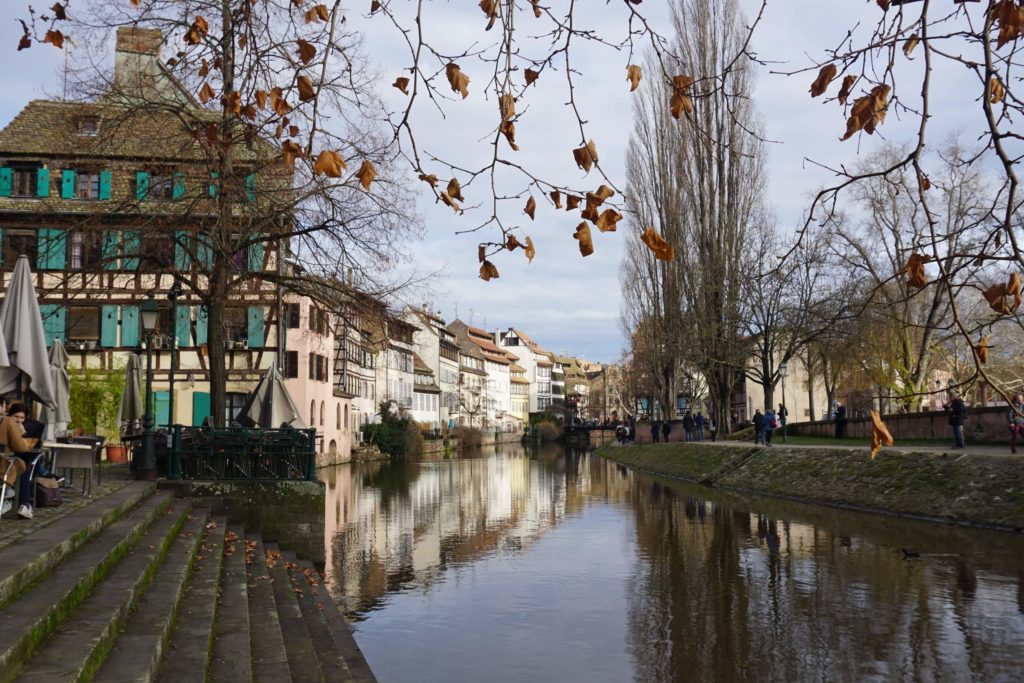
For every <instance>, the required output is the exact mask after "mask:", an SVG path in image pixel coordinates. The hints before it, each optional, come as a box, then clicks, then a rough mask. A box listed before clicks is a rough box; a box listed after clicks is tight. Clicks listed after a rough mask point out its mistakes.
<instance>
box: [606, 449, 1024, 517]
mask: <svg viewBox="0 0 1024 683" xmlns="http://www.w3.org/2000/svg"><path fill="white" fill-rule="evenodd" d="M597 452H598V454H599V455H601V456H603V457H606V458H608V459H610V460H615V461H617V462H620V463H622V464H624V465H629V466H631V467H636V468H638V469H642V470H645V471H648V472H652V473H655V474H659V475H663V476H667V477H677V478H680V479H686V480H689V481H695V482H699V483H703V484H707V485H711V486H715V487H719V488H723V489H733V490H743V491H752V492H756V493H762V494H767V495H772V496H783V497H787V498H795V499H798V500H803V501H807V502H811V503H820V504H828V505H838V506H846V507H854V508H861V509H866V510H874V511H878V512H889V513H896V514H903V515H913V516H924V517H930V518H935V519H944V520H949V521H955V522H970V523H975V524H986V525H993V526H998V527H1002V528H1008V529H1016V530H1024V458H1018V457H1006V456H994V455H964V454H961V453H957V454H952V453H925V452H915V451H913V450H907V451H889V450H887V451H883V453H881V454H880V455H879V456H878V458H877V459H875V460H871V459H870V458H869V457H868V451H867V449H866V448H865V449H864V450H860V449H849V448H847V449H840V448H827V447H821V448H817V447H792V448H789V447H786V446H781V445H779V446H773V447H772V448H764V447H755V446H753V445H715V444H707V443H701V444H682V443H680V444H661V445H657V444H655V445H643V446H626V447H619V446H605V447H602V448H600V449H598V451H597Z"/></svg>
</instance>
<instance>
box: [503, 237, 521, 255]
mask: <svg viewBox="0 0 1024 683" xmlns="http://www.w3.org/2000/svg"><path fill="white" fill-rule="evenodd" d="M521 246H523V245H522V244H521V243H520V242H519V240H517V239H516V236H515V235H509V236H508V238H506V240H505V248H506V249H508V250H509V251H515V250H516V248H518V247H521Z"/></svg>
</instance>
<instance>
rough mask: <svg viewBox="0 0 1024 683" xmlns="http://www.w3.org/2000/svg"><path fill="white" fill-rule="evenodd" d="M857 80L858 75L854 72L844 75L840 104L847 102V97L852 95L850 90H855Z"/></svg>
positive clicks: (840, 91) (840, 89)
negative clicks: (854, 85)
mask: <svg viewBox="0 0 1024 683" xmlns="http://www.w3.org/2000/svg"><path fill="white" fill-rule="evenodd" d="M856 82H857V77H856V76H854V75H853V74H850V75H849V76H845V77H843V85H842V87H841V88H839V104H846V100H847V98H849V97H850V91H852V90H853V84H854V83H856Z"/></svg>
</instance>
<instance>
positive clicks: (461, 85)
mask: <svg viewBox="0 0 1024 683" xmlns="http://www.w3.org/2000/svg"><path fill="white" fill-rule="evenodd" d="M444 71H445V74H446V75H447V76H448V84H449V85H451V86H452V92H457V93H462V99H466V98H467V97H469V76H467V75H466V74H464V73H462V70H461V69H459V65H458V64H456V63H455V62H450V63H449V64H448V66H446V67H445V68H444Z"/></svg>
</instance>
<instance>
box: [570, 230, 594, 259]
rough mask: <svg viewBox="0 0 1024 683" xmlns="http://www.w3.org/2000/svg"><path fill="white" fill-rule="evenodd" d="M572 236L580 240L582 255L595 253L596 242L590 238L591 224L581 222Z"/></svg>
mask: <svg viewBox="0 0 1024 683" xmlns="http://www.w3.org/2000/svg"><path fill="white" fill-rule="evenodd" d="M572 236H573V237H574V238H575V239H577V240H579V243H580V254H581V255H582V256H590V255H591V254H593V253H594V242H593V241H592V240H591V238H590V226H589V225H587V224H586V223H580V224H579V225H577V226H576V232H574V233H573V235H572Z"/></svg>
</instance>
